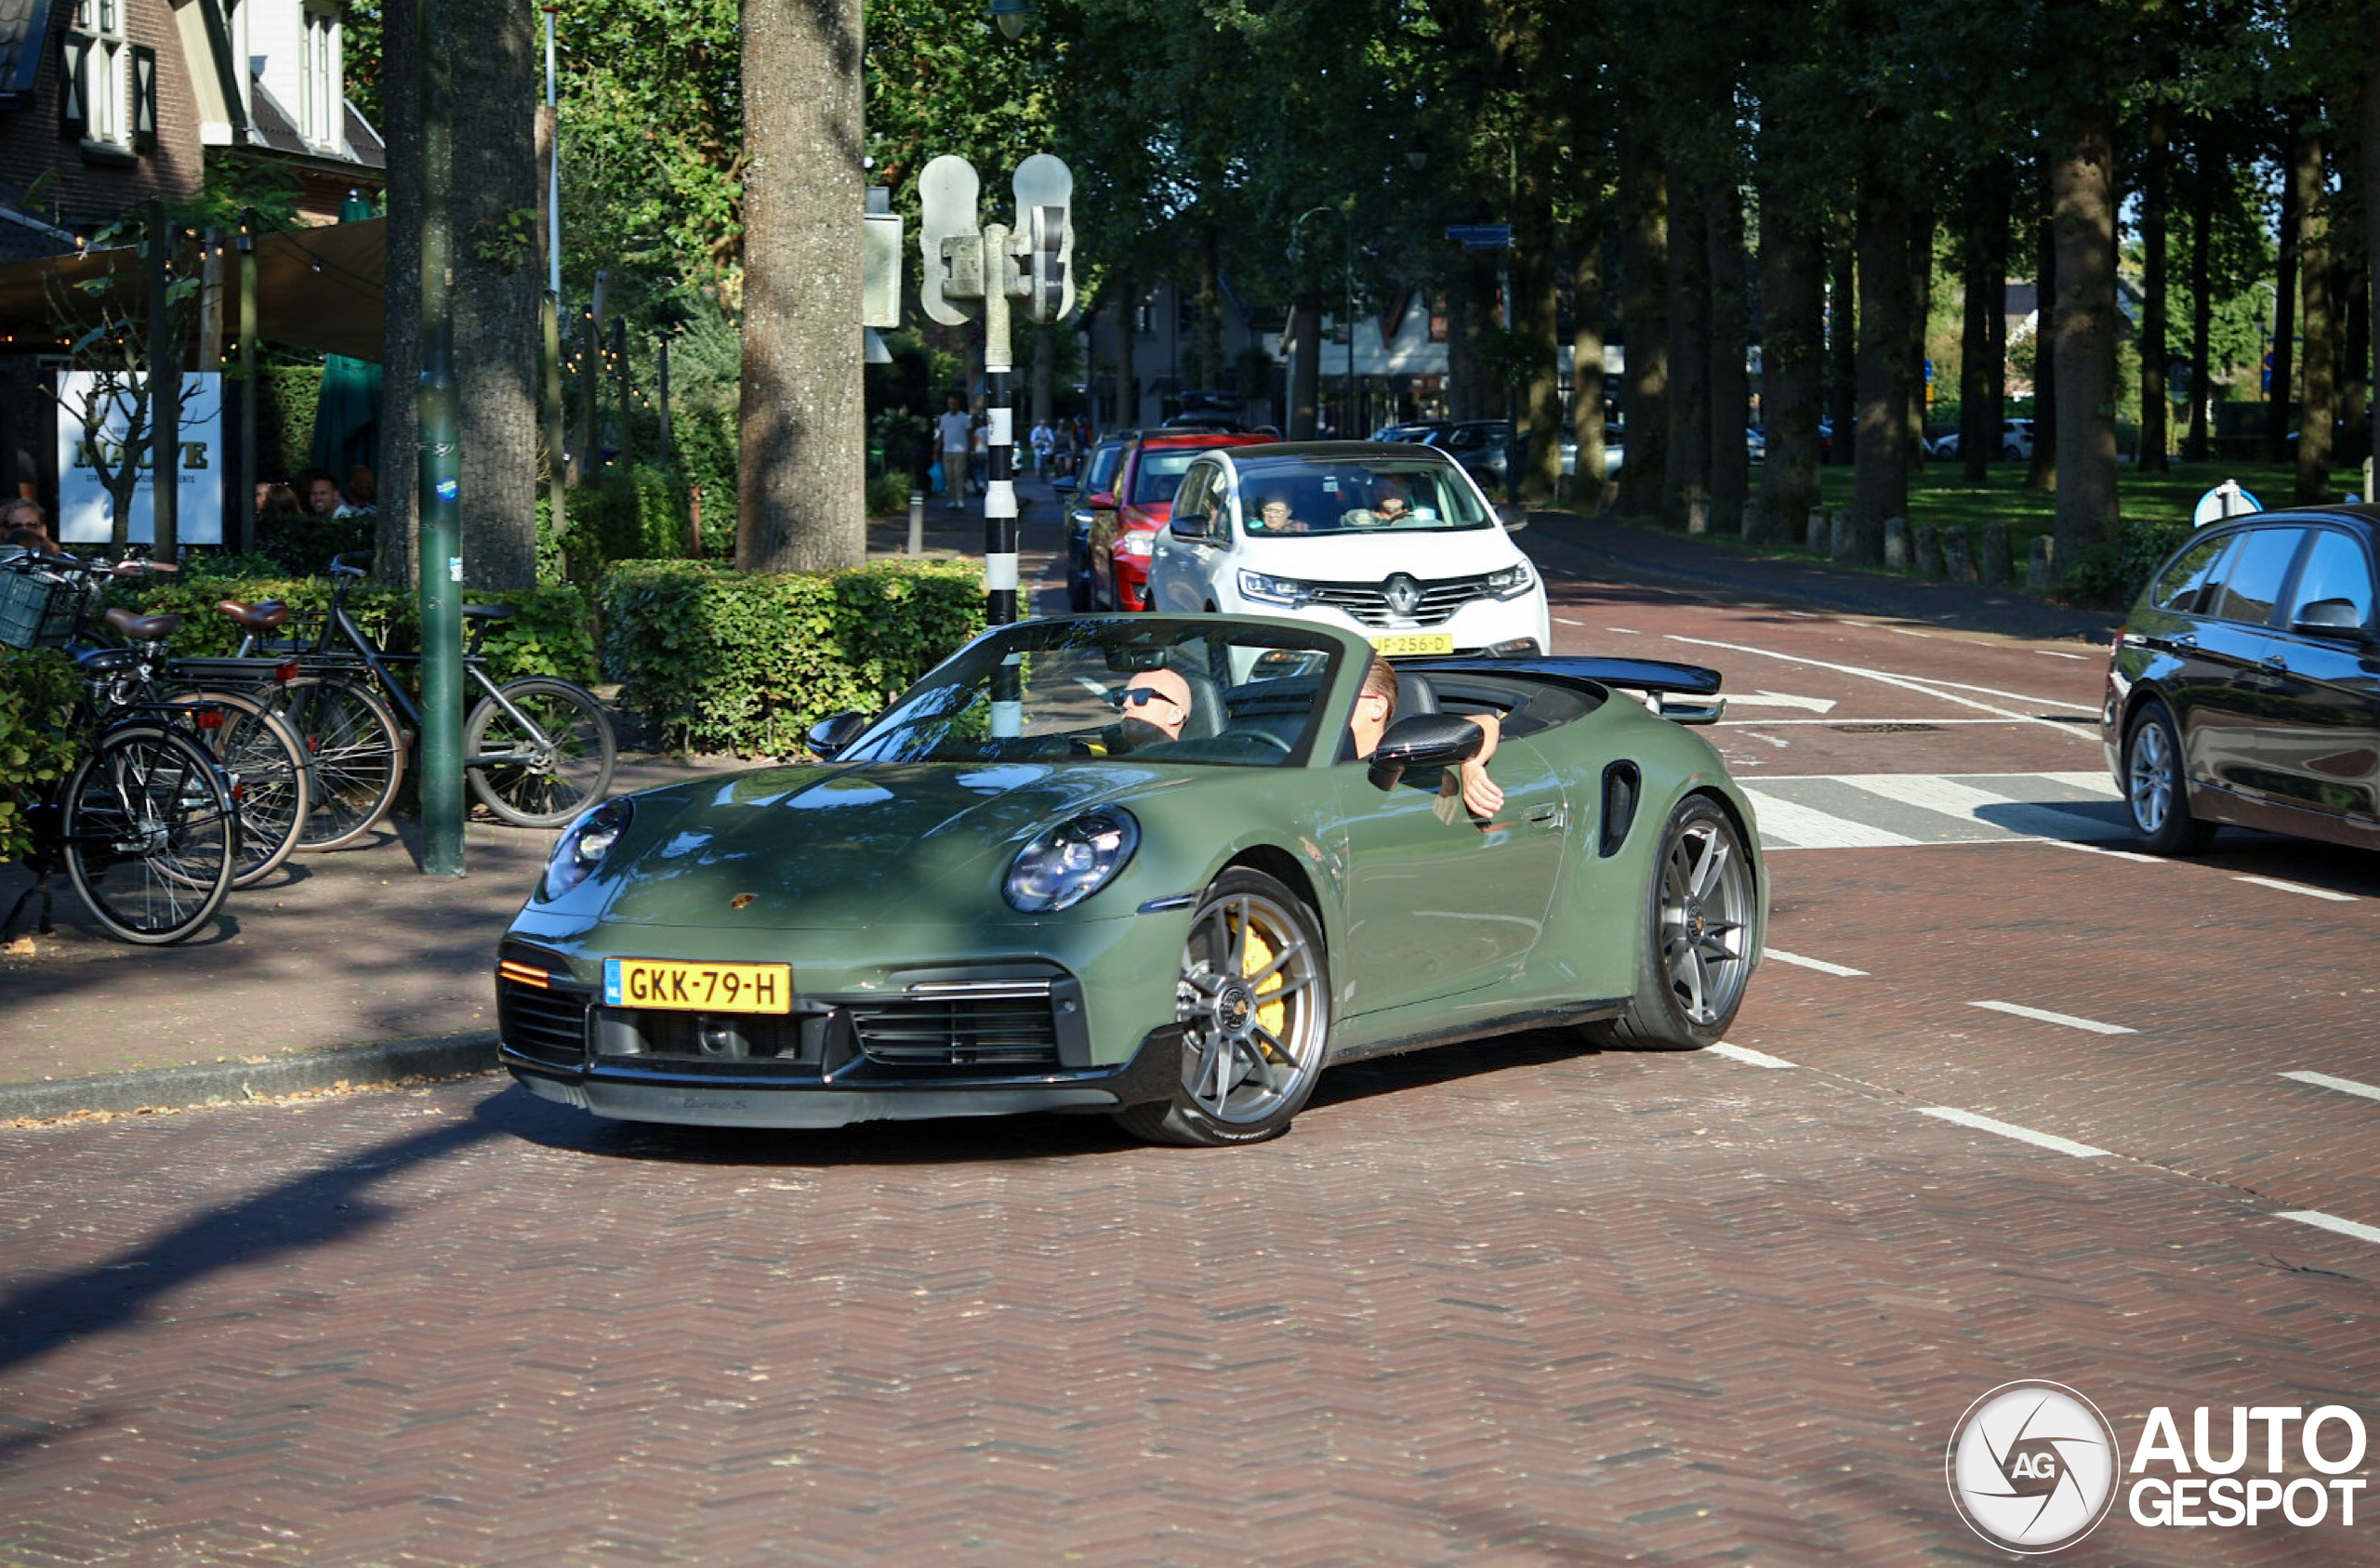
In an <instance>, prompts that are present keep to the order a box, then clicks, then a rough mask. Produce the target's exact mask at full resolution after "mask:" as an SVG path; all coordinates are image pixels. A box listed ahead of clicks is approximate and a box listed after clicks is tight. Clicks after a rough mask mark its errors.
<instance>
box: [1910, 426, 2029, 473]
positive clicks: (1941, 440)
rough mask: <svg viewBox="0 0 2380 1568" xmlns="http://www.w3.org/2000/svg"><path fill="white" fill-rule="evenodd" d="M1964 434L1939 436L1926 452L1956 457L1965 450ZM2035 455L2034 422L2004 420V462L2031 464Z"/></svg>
mask: <svg viewBox="0 0 2380 1568" xmlns="http://www.w3.org/2000/svg"><path fill="white" fill-rule="evenodd" d="M1961 434H1962V432H1960V431H1958V430H1951V431H1949V432H1947V433H1946V434H1943V435H1940V436H1937V437H1936V438H1935V439H1934V441H1933V444H1932V445H1930V446H1928V447H1927V448H1926V449H1925V450H1926V451H1927V453H1929V454H1930V455H1933V456H1936V457H1956V456H1957V455H1959V453H1960V452H1961V451H1962V450H1963V448H1962V446H1961V444H1960V437H1961ZM2032 455H2033V422H2032V421H2031V420H2030V419H2003V420H2002V421H2001V422H2000V458H2001V460H2002V461H2003V462H2007V463H2019V462H2030V461H2031V460H2032Z"/></svg>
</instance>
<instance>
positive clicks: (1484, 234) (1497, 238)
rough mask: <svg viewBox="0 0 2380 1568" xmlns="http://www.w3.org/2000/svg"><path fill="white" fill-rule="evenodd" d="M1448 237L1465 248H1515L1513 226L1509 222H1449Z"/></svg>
mask: <svg viewBox="0 0 2380 1568" xmlns="http://www.w3.org/2000/svg"><path fill="white" fill-rule="evenodd" d="M1447 238H1448V239H1449V240H1453V241H1455V242H1457V243H1458V244H1461V246H1462V248H1463V249H1465V250H1510V249H1512V248H1513V226H1512V225H1511V224H1509V223H1449V224H1448V225H1447Z"/></svg>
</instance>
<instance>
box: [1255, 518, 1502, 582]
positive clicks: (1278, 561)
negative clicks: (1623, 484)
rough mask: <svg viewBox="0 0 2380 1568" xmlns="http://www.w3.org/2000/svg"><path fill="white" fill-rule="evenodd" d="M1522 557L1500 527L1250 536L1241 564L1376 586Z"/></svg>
mask: <svg viewBox="0 0 2380 1568" xmlns="http://www.w3.org/2000/svg"><path fill="white" fill-rule="evenodd" d="M1520 558H1521V552H1520V547H1519V546H1517V545H1515V544H1514V543H1513V541H1512V536H1511V535H1510V534H1506V533H1505V532H1504V531H1503V530H1502V529H1501V528H1478V529H1469V530H1465V531H1463V532H1461V533H1444V534H1441V533H1425V532H1424V531H1422V530H1421V529H1418V528H1416V529H1388V528H1384V529H1382V530H1380V531H1379V532H1378V533H1376V534H1282V535H1280V536H1279V537H1277V538H1261V539H1259V538H1251V539H1250V540H1249V541H1247V543H1246V544H1245V545H1244V546H1242V547H1241V548H1240V549H1239V550H1238V551H1237V552H1236V560H1237V562H1238V564H1240V565H1242V566H1248V567H1252V568H1254V569H1255V570H1257V571H1259V572H1276V573H1280V574H1282V575H1283V576H1288V577H1304V578H1311V579H1316V580H1319V581H1323V582H1377V581H1379V580H1381V579H1382V578H1384V577H1387V576H1388V575H1390V574H1391V573H1396V572H1402V573H1407V574H1408V575H1409V576H1414V577H1420V578H1422V579H1425V580H1427V579H1431V578H1439V577H1465V576H1471V575H1474V574H1475V573H1482V572H1495V571H1498V570H1501V568H1503V567H1507V566H1510V565H1512V564H1513V562H1514V561H1516V560H1519V559H1520Z"/></svg>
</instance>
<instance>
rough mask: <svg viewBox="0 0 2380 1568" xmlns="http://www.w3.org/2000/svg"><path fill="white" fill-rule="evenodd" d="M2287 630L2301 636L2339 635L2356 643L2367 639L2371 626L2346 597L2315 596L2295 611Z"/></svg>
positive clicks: (2369, 635) (2370, 638)
mask: <svg viewBox="0 0 2380 1568" xmlns="http://www.w3.org/2000/svg"><path fill="white" fill-rule="evenodd" d="M2289 629H2290V630H2291V631H2294V632H2295V633H2297V634H2298V635H2299V636H2301V637H2331V638H2342V639H2347V640H2350V641H2355V642H2370V641H2371V640H2372V631H2371V628H2370V627H2368V626H2365V625H2364V624H2363V617H2362V616H2361V615H2360V614H2359V613H2357V611H2356V608H2355V601H2354V600H2346V599H2318V600H2314V601H2313V602H2312V603H2311V604H2308V605H2306V606H2305V607H2303V608H2302V609H2300V610H2299V611H2298V612H2297V616H2296V619H2294V620H2293V621H2291V622H2290V623H2289Z"/></svg>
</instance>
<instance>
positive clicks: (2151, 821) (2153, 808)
mask: <svg viewBox="0 0 2380 1568" xmlns="http://www.w3.org/2000/svg"><path fill="white" fill-rule="evenodd" d="M2123 803H2124V815H2125V819H2126V820H2127V821H2128V822H2129V823H2130V824H2132V837H2133V842H2135V843H2136V844H2138V845H2139V846H2140V847H2141V848H2142V849H2144V850H2148V851H2149V853H2150V854H2152V855H2194V854H2197V853H2198V852H2199V851H2200V850H2203V849H2205V848H2206V846H2207V841H2208V840H2209V839H2211V838H2213V837H2215V826H2214V824H2212V823H2203V822H2201V821H2199V820H2198V819H2197V818H2196V817H2194V816H2192V815H2190V805H2189V784H2188V779H2187V777H2186V775H2185V774H2184V772H2183V771H2182V744H2181V739H2180V736H2179V733H2178V732H2177V731H2175V728H2174V716H2173V714H2172V713H2171V712H2169V711H2168V710H2167V709H2166V707H2165V705H2164V704H2162V703H2150V704H2149V705H2147V706H2145V707H2143V708H2142V709H2141V710H2140V712H2139V713H2138V714H2137V715H2135V717H2134V718H2133V721H2132V731H2131V733H2130V734H2129V735H2127V736H2126V737H2125V738H2124V745H2123Z"/></svg>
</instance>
